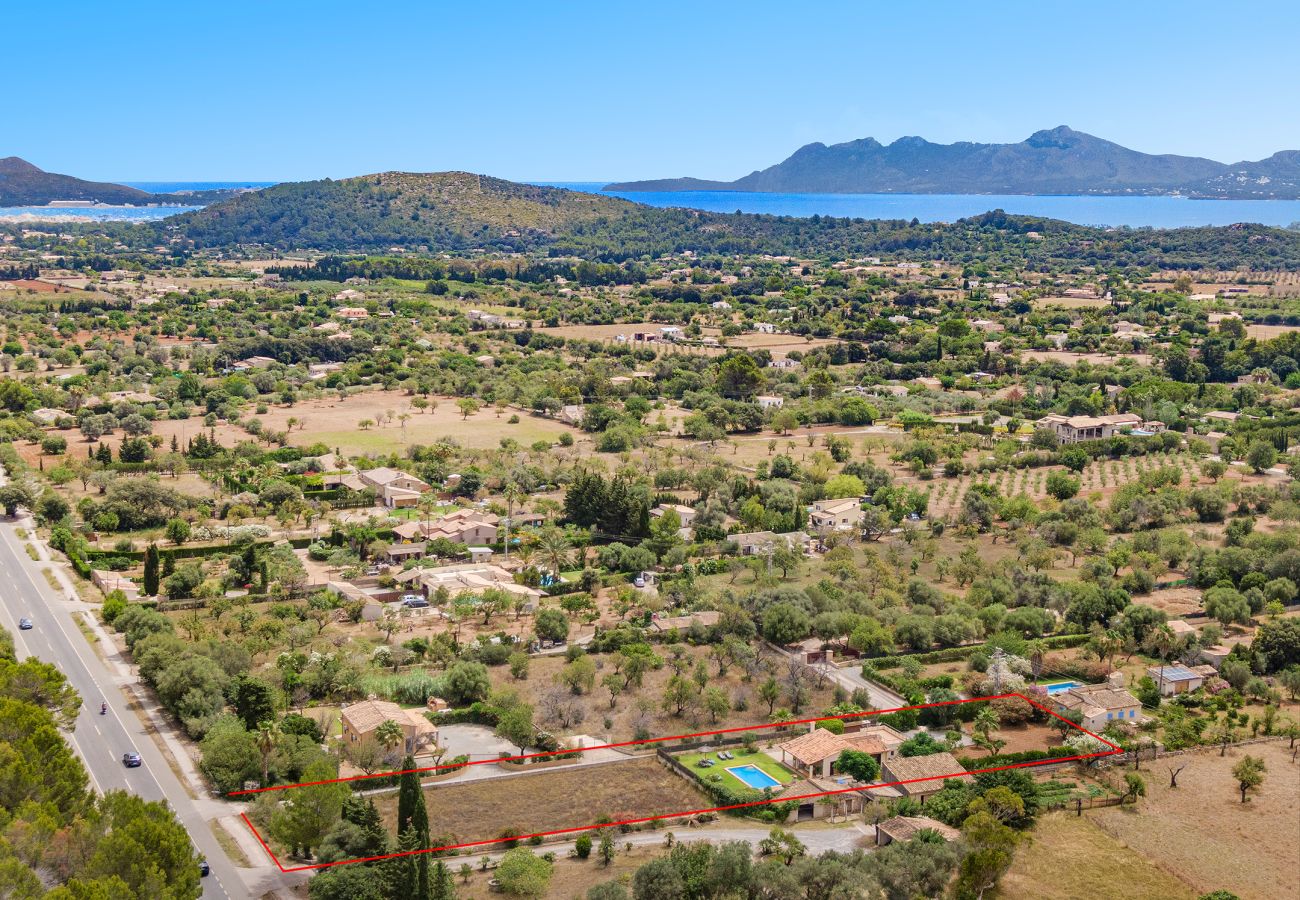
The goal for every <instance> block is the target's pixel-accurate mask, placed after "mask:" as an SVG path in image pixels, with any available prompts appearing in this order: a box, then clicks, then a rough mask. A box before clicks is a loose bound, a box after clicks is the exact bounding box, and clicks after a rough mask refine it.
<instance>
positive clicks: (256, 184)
mask: <svg viewBox="0 0 1300 900" xmlns="http://www.w3.org/2000/svg"><path fill="white" fill-rule="evenodd" d="M119 184H125V185H126V186H127V187H133V188H139V189H140V190H142V191H148V192H149V193H151V194H171V193H175V192H177V191H215V190H221V189H223V188H229V189H232V190H233V189H237V188H264V187H270V186H271V185H273V184H275V182H274V181H122V182H119ZM196 209H202V207H201V206H184V205H175V206H59V207H53V208H51V207H48V206H0V223H3V222H153V221H157V220H158V219H165V218H166V217H167V216H175V215H178V214H180V213H183V212H193V211H194V210H196Z"/></svg>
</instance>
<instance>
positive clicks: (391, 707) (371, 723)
mask: <svg viewBox="0 0 1300 900" xmlns="http://www.w3.org/2000/svg"><path fill="white" fill-rule="evenodd" d="M339 718H340V719H342V721H343V743H344V744H345V745H348V744H359V743H361V742H362V741H366V740H370V739H372V738H373V737H374V734H375V731H376V730H377V729H378V728H379V726H380V725H382V724H383V723H384V722H387V721H393V722H396V723H397V724H398V725H399V726H401V729H402V734H403V735H404V737H405V747H404V750H405V752H407V753H412V754H414V753H417V752H419V751H420V750H421V749H422V748H424V747H427V746H430V745H433V744H437V742H438V729H437V728H436V727H434V724H433V723H432V722H430V721H429V720H428V719H426V718H425V717H424V716H423V715H421V714H420V713H419V712H418V711H416V710H412V709H403V708H402V707H400V706H398V705H397V704H396V703H390V702H388V701H387V700H363V701H362V702H360V703H354V704H352V705H351V706H345V707H343V709H342V710H340V712H339Z"/></svg>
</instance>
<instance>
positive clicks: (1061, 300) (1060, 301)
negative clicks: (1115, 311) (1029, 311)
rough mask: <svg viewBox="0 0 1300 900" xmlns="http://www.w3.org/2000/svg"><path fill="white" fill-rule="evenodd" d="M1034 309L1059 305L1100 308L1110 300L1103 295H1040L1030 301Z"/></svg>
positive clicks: (1071, 307) (1108, 303)
mask: <svg viewBox="0 0 1300 900" xmlns="http://www.w3.org/2000/svg"><path fill="white" fill-rule="evenodd" d="M1030 305H1031V306H1033V308H1034V309H1045V308H1046V307H1049V306H1058V307H1061V308H1062V309H1100V308H1101V307H1103V306H1109V305H1110V301H1109V300H1106V299H1104V298H1102V297H1039V298H1038V299H1036V300H1034V301H1032V302H1031V303H1030Z"/></svg>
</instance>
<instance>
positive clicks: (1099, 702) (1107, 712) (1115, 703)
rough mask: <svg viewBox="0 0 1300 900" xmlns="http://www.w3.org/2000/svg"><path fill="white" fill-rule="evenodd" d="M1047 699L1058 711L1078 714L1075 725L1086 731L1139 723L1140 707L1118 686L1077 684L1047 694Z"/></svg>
mask: <svg viewBox="0 0 1300 900" xmlns="http://www.w3.org/2000/svg"><path fill="white" fill-rule="evenodd" d="M1050 699H1051V701H1052V702H1053V703H1055V704H1056V707H1057V709H1059V710H1060V711H1061V712H1066V711H1071V710H1072V711H1076V712H1078V713H1080V714H1081V715H1082V716H1083V720H1082V721H1081V722H1080V723H1079V724H1080V725H1082V726H1083V727H1084V728H1086V729H1087V730H1088V731H1101V730H1102V729H1103V728H1105V727H1106V726H1107V725H1110V724H1112V723H1113V722H1118V721H1124V722H1131V723H1134V724H1136V723H1138V722H1140V721H1141V720H1142V704H1141V703H1140V702H1139V701H1138V699H1137V698H1136V697H1134V696H1133V695H1132V694H1130V693H1129V692H1128V691H1126V690H1124V689H1123V688H1122V687H1121V686H1120V685H1119V684H1109V683H1108V684H1085V685H1079V686H1077V687H1072V688H1070V689H1069V690H1065V691H1060V692H1059V693H1055V694H1051V695H1050Z"/></svg>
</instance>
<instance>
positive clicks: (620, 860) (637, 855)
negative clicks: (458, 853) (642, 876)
mask: <svg viewBox="0 0 1300 900" xmlns="http://www.w3.org/2000/svg"><path fill="white" fill-rule="evenodd" d="M538 849H539V850H542V851H543V852H545V849H546V848H544V847H542V848H538ZM664 852H665V850H664V849H663V847H661V846H659V845H657V844H650V845H641V844H637V845H634V846H633V847H632V850H631V852H629V851H627V850H626V849H624V847H623V845H622V844H619V847H618V855H617V856H616V857H614V861H613V862H612V863H610V864H609V865H608V866H606V865H604V864H603V863H601V862H600V861H599V860H597V859H596V854H595V852H593V853H592V854H591V858H590V859H585V860H583V859H573V858H567V857H565V856H563V855H560V858H559V859H557V860H556V861H555V869H554V873H553V874H552V876H551V884H550V887H549V888H548V889H547V891H546V893H545V894H543V895H542V897H543V898H544V900H573V898H575V897H585V896H587V891H589V890H590V889H591V888H593V887H595V886H596V885H598V884H601V883H603V882H606V881H625V880H626V881H630V879H631V878H632V876H633V875H634V874H635V873H636V870H637V869H639V868H640V867H641V866H643V865H645V864H646V863H648V862H650V860H652V859H656V858H658V857H660V856H662V855H663V854H664ZM447 862H448V865H449V866H450V867H451V870H452V871H453V872H456V871H458V870H459V869H460V867H461V865H462V863H461V861H459V860H454V859H453V860H448V861H447ZM469 862H470V865H471V866H474V860H470V861H469ZM491 878H492V873H491V872H488V873H487V874H484V873H482V872H479V871H478V869H477V867H476V866H475V871H474V874H473V875H472V876H470V879H469V882H468V883H462V881H461V878H460V876H459V875H458V876H457V877H456V891H457V893H456V896H458V897H460V898H462V900H500V897H501V893H500V892H499V891H493V890H492V889H491V888H489V887H488V881H489V880H490V879H491Z"/></svg>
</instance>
